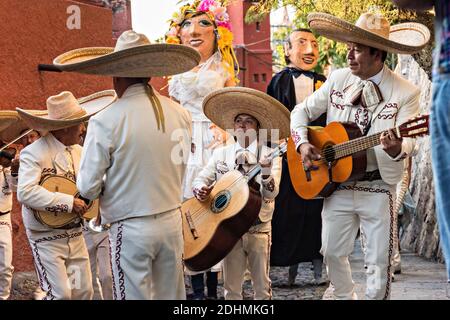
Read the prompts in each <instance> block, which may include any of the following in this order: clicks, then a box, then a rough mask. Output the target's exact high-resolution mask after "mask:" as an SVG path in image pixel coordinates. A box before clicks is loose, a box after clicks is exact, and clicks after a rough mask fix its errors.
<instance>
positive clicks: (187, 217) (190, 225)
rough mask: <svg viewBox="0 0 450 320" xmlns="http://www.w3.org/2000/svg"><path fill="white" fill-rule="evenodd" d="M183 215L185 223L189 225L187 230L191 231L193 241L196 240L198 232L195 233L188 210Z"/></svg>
mask: <svg viewBox="0 0 450 320" xmlns="http://www.w3.org/2000/svg"><path fill="white" fill-rule="evenodd" d="M185 215H186V221H187V223H188V225H189V230H190V231H191V233H192V236H193V237H194V239H197V238H198V232H197V229H195V226H194V221H193V220H192V216H191V212H190V211H189V210H188V211H187V212H186V213H185Z"/></svg>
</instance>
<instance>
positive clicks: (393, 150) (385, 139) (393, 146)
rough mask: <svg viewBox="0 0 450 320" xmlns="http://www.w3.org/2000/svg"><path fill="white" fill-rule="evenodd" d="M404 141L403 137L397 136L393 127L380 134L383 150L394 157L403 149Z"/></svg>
mask: <svg viewBox="0 0 450 320" xmlns="http://www.w3.org/2000/svg"><path fill="white" fill-rule="evenodd" d="M402 141H403V139H402V138H401V137H400V138H397V136H396V135H395V133H394V131H393V130H392V129H389V130H388V131H385V132H383V133H382V134H381V136H380V143H381V146H382V148H383V150H384V151H385V152H386V153H387V154H388V155H390V156H391V157H392V158H395V157H397V156H398V155H399V154H400V152H401V151H402Z"/></svg>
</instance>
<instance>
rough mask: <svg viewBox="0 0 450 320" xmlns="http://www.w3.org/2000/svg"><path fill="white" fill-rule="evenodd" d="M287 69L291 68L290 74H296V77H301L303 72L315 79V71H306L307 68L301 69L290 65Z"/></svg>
mask: <svg viewBox="0 0 450 320" xmlns="http://www.w3.org/2000/svg"><path fill="white" fill-rule="evenodd" d="M287 69H288V70H289V72H290V74H291V75H292V76H294V77H295V78H298V77H300V76H301V75H302V74H303V75H305V76H307V77H309V78H312V79H314V72H313V71H305V70H300V69H297V68H293V67H288V68H287Z"/></svg>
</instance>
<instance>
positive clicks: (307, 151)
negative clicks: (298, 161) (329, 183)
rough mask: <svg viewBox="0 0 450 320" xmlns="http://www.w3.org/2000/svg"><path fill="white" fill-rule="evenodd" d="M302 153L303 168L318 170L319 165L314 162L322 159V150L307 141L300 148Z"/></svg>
mask: <svg viewBox="0 0 450 320" xmlns="http://www.w3.org/2000/svg"><path fill="white" fill-rule="evenodd" d="M298 150H299V151H300V155H301V157H302V162H303V169H304V170H305V171H309V170H317V169H318V168H319V167H318V166H315V165H314V164H313V161H314V160H320V159H321V158H322V157H321V155H320V150H319V149H317V148H316V147H315V146H313V145H312V144H310V143H308V142H305V143H302V144H301V145H300V147H299V148H298Z"/></svg>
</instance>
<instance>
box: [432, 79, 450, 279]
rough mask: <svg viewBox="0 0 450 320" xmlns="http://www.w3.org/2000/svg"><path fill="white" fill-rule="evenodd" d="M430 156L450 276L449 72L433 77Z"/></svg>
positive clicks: (441, 233)
mask: <svg viewBox="0 0 450 320" xmlns="http://www.w3.org/2000/svg"><path fill="white" fill-rule="evenodd" d="M431 159H432V161H431V163H432V167H433V179H434V182H435V189H436V213H437V219H438V224H439V233H440V243H441V248H442V251H443V253H444V258H445V261H446V265H447V277H448V279H450V74H444V75H436V76H435V77H434V78H433V106H432V111H431Z"/></svg>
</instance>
